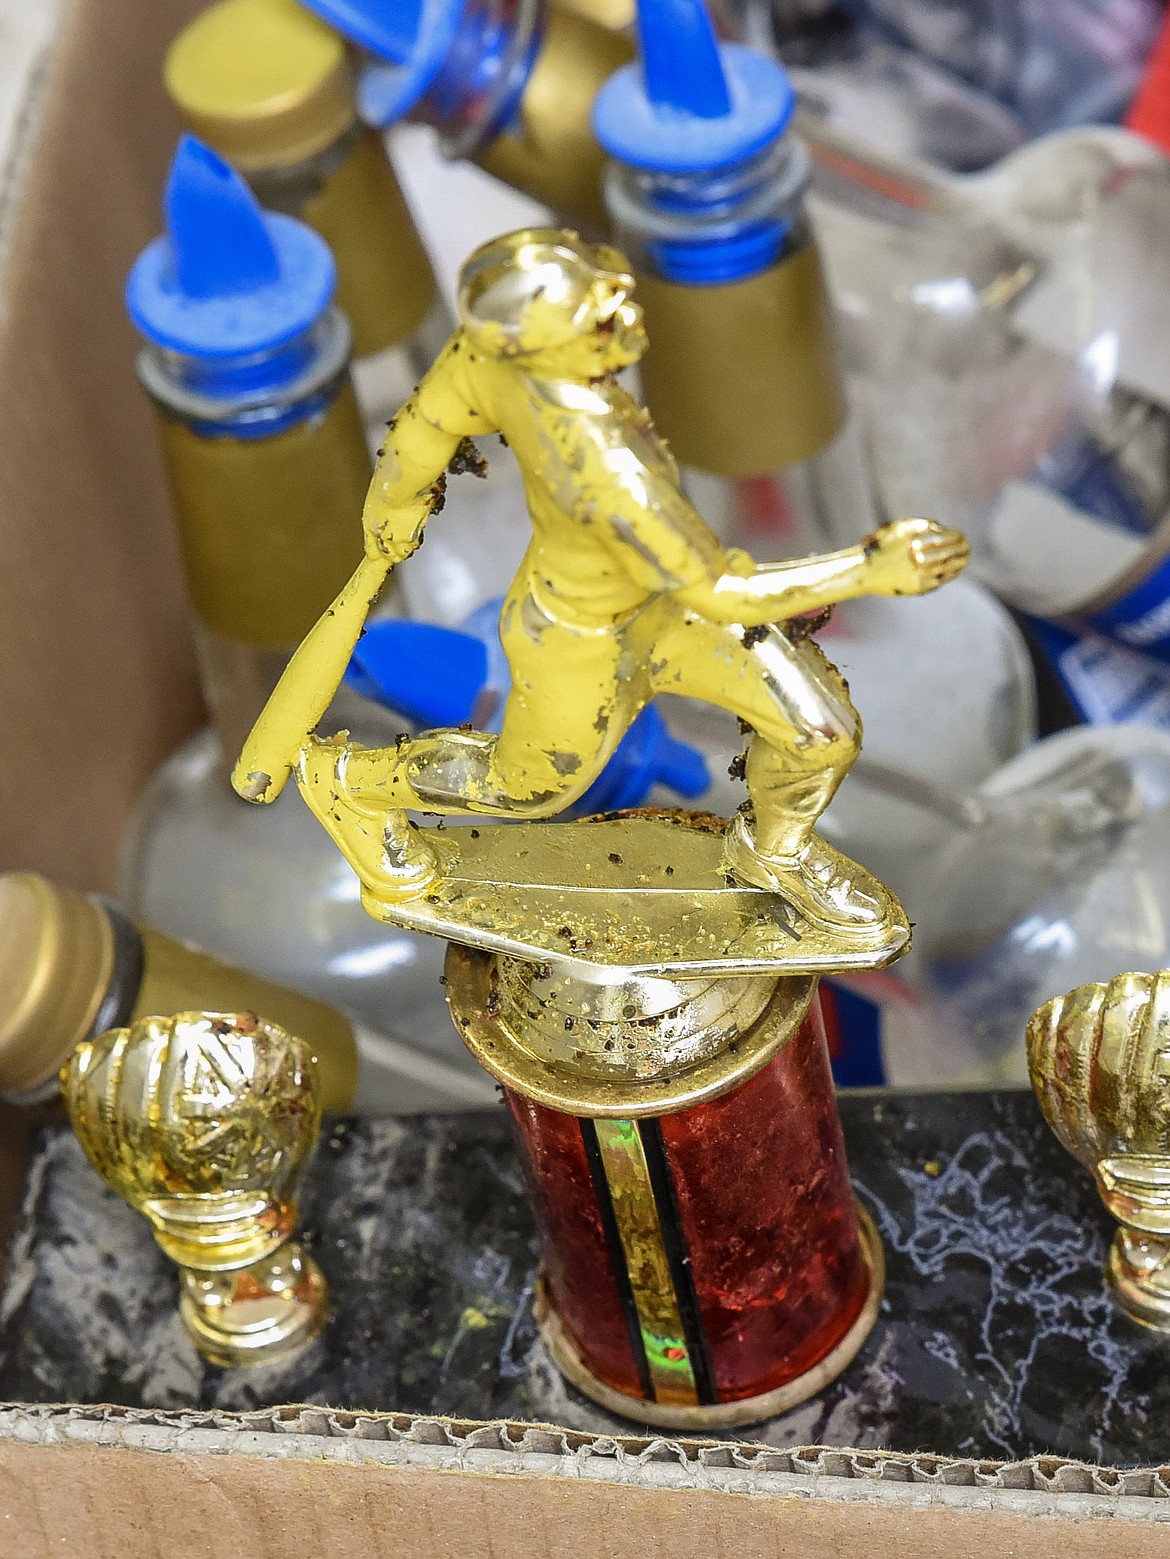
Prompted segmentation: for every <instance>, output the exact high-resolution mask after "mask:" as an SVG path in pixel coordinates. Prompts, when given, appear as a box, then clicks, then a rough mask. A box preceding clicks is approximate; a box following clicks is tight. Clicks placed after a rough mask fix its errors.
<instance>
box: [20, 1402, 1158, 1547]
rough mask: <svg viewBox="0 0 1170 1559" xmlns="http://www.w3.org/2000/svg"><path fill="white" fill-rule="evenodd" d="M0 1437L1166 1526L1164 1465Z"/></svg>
mask: <svg viewBox="0 0 1170 1559" xmlns="http://www.w3.org/2000/svg"><path fill="white" fill-rule="evenodd" d="M0 1444H9V1445H13V1446H21V1445H25V1446H33V1445H35V1446H58V1447H69V1446H89V1447H95V1446H96V1447H103V1448H107V1449H114V1450H139V1451H150V1452H154V1453H164V1454H165V1453H181V1454H183V1455H196V1456H214V1457H225V1456H228V1457H249V1458H253V1459H259V1460H267V1461H279V1462H289V1461H315V1462H328V1463H330V1464H333V1465H348V1466H378V1467H413V1468H429V1469H432V1470H436V1471H445V1472H471V1473H481V1474H482V1473H491V1474H502V1475H513V1476H514V1475H518V1474H519V1475H527V1476H534V1477H542V1478H559V1479H573V1480H579V1481H583V1482H593V1483H604V1484H618V1485H638V1486H641V1487H647V1488H660V1489H676V1490H677V1489H710V1490H718V1491H721V1492H724V1493H735V1494H756V1495H759V1494H778V1495H786V1496H791V1495H797V1496H801V1497H804V1498H817V1499H832V1500H836V1501H852V1502H866V1501H873V1500H879V1501H881V1502H884V1503H893V1504H898V1505H902V1506H908V1507H915V1506H918V1507H921V1506H924V1505H940V1504H942V1505H952V1506H956V1507H961V1508H964V1509H982V1510H1012V1511H1015V1512H1017V1513H1020V1514H1026V1515H1032V1516H1043V1515H1051V1514H1054V1513H1060V1514H1065V1515H1073V1514H1075V1515H1076V1516H1078V1517H1080V1518H1085V1517H1091V1518H1103V1519H1111V1518H1116V1517H1118V1516H1123V1517H1125V1518H1128V1519H1132V1520H1141V1521H1153V1522H1165V1523H1170V1465H1168V1466H1161V1467H1144V1468H1133V1469H1115V1468H1108V1467H1097V1466H1093V1465H1091V1464H1088V1463H1085V1462H1076V1461H1067V1460H1065V1459H1063V1458H1061V1457H1056V1456H1038V1457H1033V1458H1031V1459H1030V1460H1028V1461H1021V1462H996V1461H975V1460H964V1459H960V1458H950V1457H942V1456H937V1455H931V1454H927V1453H918V1454H915V1455H907V1454H902V1453H898V1452H893V1451H856V1450H848V1449H841V1448H836V1447H831V1446H801V1447H798V1448H795V1449H791V1450H780V1449H775V1448H773V1447H770V1446H755V1445H752V1444H750V1443H745V1442H729V1441H707V1440H684V1439H668V1438H664V1437H655V1438H652V1439H647V1438H638V1437H633V1436H631V1437H628V1438H626V1437H623V1438H620V1439H618V1438H611V1437H609V1436H591V1435H587V1434H583V1433H580V1432H577V1431H574V1430H569V1429H560V1428H558V1427H556V1426H555V1425H550V1424H531V1423H516V1422H510V1421H507V1420H497V1421H494V1422H489V1423H481V1422H476V1421H469V1420H462V1419H448V1418H415V1417H411V1416H409V1415H399V1414H382V1413H369V1414H363V1413H352V1412H343V1411H340V1410H336V1409H330V1408H322V1407H313V1406H304V1407H297V1406H290V1407H279V1408H271V1409H264V1410H258V1411H255V1412H251V1413H226V1412H196V1411H178V1412H164V1411H151V1410H149V1409H139V1408H124V1407H79V1406H73V1405H62V1406H41V1405H29V1404H21V1403H14V1404H10V1405H0Z"/></svg>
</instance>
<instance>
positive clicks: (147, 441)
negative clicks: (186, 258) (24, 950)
mask: <svg viewBox="0 0 1170 1559" xmlns="http://www.w3.org/2000/svg"><path fill="white" fill-rule="evenodd" d="M194 9H195V5H194V4H193V3H186V0H100V4H93V3H80V0H75V3H74V4H72V5H71V6H70V7H69V9H68V10H67V13H66V15H65V17H64V20H63V22H62V27H61V32H60V35H59V38H58V40H57V44H56V47H55V49H54V51H53V55H52V60H51V63H50V65H49V67H48V70H47V74H45V75H44V77H43V78H42V80H41V81H40V82H39V83H38V88H39V93H40V95H39V102H38V112H37V114H36V124H35V126H34V129H33V131H32V134H31V144H30V147H29V149H28V151H27V157H26V158H23V159H22V162H23V177H22V180H21V187H20V189H19V204H18V205H14V206H11V207H10V208H9V212H8V215H9V216H10V217H11V228H10V235H11V241H10V246H9V248H8V251H7V254H6V256H5V259H4V269H3V274H2V276H0V289H2V291H0V616H2V618H3V623H4V653H3V655H2V656H0V716H2V718H3V722H4V732H5V739H4V742H3V744H2V746H0V867H4V868H9V867H34V868H37V869H39V870H42V871H45V872H48V873H50V874H52V875H54V876H56V877H58V878H60V879H61V880H62V881H65V882H70V883H74V884H76V885H78V886H82V887H102V886H107V885H108V883H109V880H110V874H111V868H112V862H113V856H114V850H115V845H116V840H117V837H118V834H119V832H120V830H121V827H122V825H123V822H124V819H125V817H126V814H127V812H128V810H129V808H130V806H131V805H132V803H133V801H134V799H135V796H136V795H137V793H138V791H139V790H140V788H141V786H142V783H143V781H144V780H145V778H146V776H147V774H148V773H149V772H150V770H151V768H152V767H153V766H154V765H155V764H156V763H157V762H158V760H159V759H160V758H162V757H163V756H164V754H165V753H166V752H167V751H169V750H170V749H171V748H173V747H174V746H175V745H176V743H177V742H178V741H179V740H180V738H181V737H182V736H183V735H184V734H185V733H186V732H187V731H188V730H190V729H191V727H192V725H193V724H194V723H195V722H196V721H197V719H198V718H199V711H200V705H199V698H198V692H197V688H196V683H195V678H194V669H193V658H192V650H191V641H190V633H189V628H188V620H187V608H186V604H185V601H184V596H183V589H182V584H181V581H180V576H179V570H178V564H177V555H176V550H175V545H174V541H173V537H172V527H171V523H170V513H169V508H168V503H167V497H166V492H165V489H164V487H163V481H162V472H161V466H160V463H159V458H158V453H157V450H156V446H155V438H154V428H153V422H152V416H151V413H150V410H149V408H148V406H147V405H146V402H145V400H144V398H143V396H142V394H141V392H140V391H139V389H138V386H137V384H136V383H135V380H134V374H133V359H134V351H135V343H134V336H133V332H132V330H131V329H130V326H129V324H128V322H127V321H126V318H125V314H124V312H123V308H122V286H123V283H124V280H125V275H126V271H127V269H128V268H129V265H130V262H131V261H132V259H133V258H134V255H135V254H136V252H137V251H138V249H139V248H140V247H141V246H142V245H143V244H144V243H145V242H146V241H147V240H148V239H149V238H150V237H152V236H153V235H154V234H155V233H157V232H158V230H159V227H160V225H161V217H160V206H159V199H160V193H161V189H162V181H163V176H164V172H165V169H166V166H167V162H168V160H169V157H170V154H171V150H172V148H173V145H174V140H175V133H176V126H175V122H174V120H173V118H172V117H171V115H170V113H169V110H168V108H167V106H166V104H165V100H164V96H163V92H162V86H161V82H160V78H159V73H160V65H161V61H162V56H163V51H164V49H165V46H166V43H167V41H168V40H169V39H170V37H172V36H173V34H174V33H175V31H176V30H177V29H178V28H179V27H180V26H181V25H182V24H183V22H184V21H185V20H186V18H187V17H188V16H189V15H190V14H191V12H192V11H193V10H194Z"/></svg>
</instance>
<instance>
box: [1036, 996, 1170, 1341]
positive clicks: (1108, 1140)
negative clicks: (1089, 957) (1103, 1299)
mask: <svg viewBox="0 0 1170 1559" xmlns="http://www.w3.org/2000/svg"><path fill="white" fill-rule="evenodd" d="M1027 1048H1028V1072H1029V1076H1030V1077H1031V1080H1032V1087H1033V1089H1034V1090H1035V1093H1036V1097H1037V1099H1038V1100H1039V1101H1040V1107H1041V1109H1042V1110H1043V1112H1044V1117H1045V1119H1046V1120H1047V1122H1048V1124H1049V1126H1050V1127H1051V1128H1052V1130H1053V1131H1054V1132H1055V1134H1056V1136H1057V1137H1058V1139H1059V1140H1060V1142H1061V1144H1062V1145H1063V1146H1064V1147H1065V1148H1067V1150H1068V1151H1069V1152H1070V1153H1071V1154H1072V1155H1073V1157H1074V1158H1075V1159H1077V1161H1078V1162H1079V1163H1081V1164H1083V1165H1084V1167H1085V1168H1086V1169H1088V1170H1089V1171H1090V1172H1091V1173H1092V1174H1093V1176H1094V1178H1095V1179H1096V1182H1097V1190H1098V1193H1099V1194H1100V1197H1101V1200H1102V1201H1103V1202H1104V1204H1105V1206H1106V1207H1107V1208H1108V1209H1109V1211H1110V1213H1111V1214H1112V1215H1113V1217H1114V1218H1116V1219H1117V1221H1118V1223H1119V1225H1120V1227H1119V1228H1118V1229H1117V1231H1116V1233H1115V1235H1114V1238H1113V1243H1112V1245H1111V1247H1110V1251H1109V1256H1108V1260H1107V1263H1106V1269H1105V1270H1106V1277H1107V1279H1108V1281H1109V1286H1110V1288H1111V1289H1112V1292H1113V1296H1114V1298H1115V1299H1116V1300H1117V1302H1118V1304H1119V1305H1120V1306H1121V1308H1122V1310H1123V1311H1124V1312H1125V1313H1126V1315H1128V1316H1129V1317H1130V1318H1131V1319H1132V1320H1135V1321H1139V1322H1140V1323H1141V1324H1142V1325H1144V1326H1149V1327H1153V1328H1154V1329H1155V1330H1156V1331H1162V1332H1170V1112H1168V1110H1167V1104H1166V1101H1167V1084H1168V1083H1170V970H1165V969H1163V970H1160V971H1159V972H1157V973H1155V974H1146V973H1132V974H1119V975H1117V976H1116V977H1115V978H1114V979H1112V980H1109V981H1102V982H1100V983H1099V984H1093V985H1082V986H1078V987H1077V989H1076V990H1072V991H1069V992H1068V993H1067V994H1066V995H1064V996H1058V997H1056V998H1055V999H1054V1000H1052V1001H1049V1002H1046V1003H1045V1004H1044V1005H1043V1006H1042V1007H1040V1008H1038V1009H1037V1011H1036V1012H1034V1013H1033V1015H1032V1017H1031V1019H1030V1021H1029V1023H1028V1030H1027Z"/></svg>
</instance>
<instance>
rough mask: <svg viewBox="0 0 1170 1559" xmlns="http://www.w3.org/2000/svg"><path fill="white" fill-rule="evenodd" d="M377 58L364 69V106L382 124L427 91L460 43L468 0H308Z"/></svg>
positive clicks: (361, 98) (392, 120) (372, 121)
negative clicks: (453, 47)
mask: <svg viewBox="0 0 1170 1559" xmlns="http://www.w3.org/2000/svg"><path fill="white" fill-rule="evenodd" d="M303 3H304V4H305V5H307V6H308V8H309V10H310V11H314V12H315V13H316V14H317V15H318V16H319V17H320V18H321V19H322V21H325V22H328V23H329V25H330V27H333V28H335V29H336V30H337V31H338V32H339V33H341V34H342V35H343V36H344V37H346V38H348V39H349V40H350V42H351V43H356V44H357V45H358V47H359V48H362V49H365V50H366V52H367V53H369V54H372V55H373V56H374V59H375V61H376V63H375V64H373V65H371V66H369V67H368V68H367V69H366V70H364V71H363V72H362V75H361V79H360V81H359V83H358V110H359V112H360V114H361V116H362V118H363V119H364V120H365V121H366V122H367V124H372V125H377V126H378V127H379V128H380V129H384V128H385V127H386V126H388V125H391V124H395V123H396V122H397V121H398V120H399V119H401V118H402V117H403V116H404V115H405V114H408V113H409V112H410V110H411V109H412V108H413V107H414V106H415V104H416V103H417V102H418V101H419V99H420V98H422V97H424V96H425V95H426V93H427V90H428V89H429V88H430V86H431V84H432V83H433V81H434V79H435V77H436V76H437V75H438V73H439V71H440V70H441V68H442V65H443V61H444V60H445V59H446V58H447V57H448V55H449V54H450V52H451V49H452V46H453V45H454V42H455V38H456V35H457V34H458V31H459V26H460V23H461V22H462V20H463V12H464V5H465V0H303Z"/></svg>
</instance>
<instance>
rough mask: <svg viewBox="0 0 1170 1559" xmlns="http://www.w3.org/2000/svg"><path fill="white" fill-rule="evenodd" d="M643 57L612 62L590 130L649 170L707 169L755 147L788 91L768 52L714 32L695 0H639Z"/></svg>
mask: <svg viewBox="0 0 1170 1559" xmlns="http://www.w3.org/2000/svg"><path fill="white" fill-rule="evenodd" d="M638 36H639V42H640V45H641V60H640V62H639V63H637V64H632V65H625V66H623V67H622V69H621V70H619V71H616V72H615V73H614V75H612V76H611V77H610V78H609V80H608V81H607V82H606V83H605V85H604V86H603V87H602V89H601V91H600V92H599V93H598V95H597V100H596V102H595V103H594V105H593V129H594V132H595V134H596V136H597V139H598V140H599V141H600V143H601V144H602V146H604V148H605V150H606V151H607V152H608V153H609V154H610V156H611V157H614V158H616V159H617V160H618V161H619V162H623V163H626V164H628V165H629V166H630V167H633V168H642V169H645V170H647V171H649V172H655V173H702V172H715V171H717V170H718V169H720V168H726V167H730V166H731V165H733V164H734V163H737V162H742V161H743V160H744V159H745V158H748V157H751V156H754V154H755V153H757V152H760V151H763V150H764V148H765V147H767V146H768V145H769V144H770V143H771V142H773V141H774V140H776V138H777V137H778V136H779V135H781V134H782V133H783V131H784V130H785V129H786V128H787V126H788V123H789V121H790V120H791V118H792V113H793V109H794V107H795V101H796V100H795V94H794V92H793V90H792V85H791V83H790V82H789V80H788V77H787V76H786V75H785V73H784V71H783V70H782V69H781V68H780V66H779V65H777V64H776V63H775V61H774V60H770V59H768V58H767V57H766V56H765V55H762V54H757V53H756V52H755V51H754V50H753V49H749V48H745V47H743V46H742V45H740V44H734V43H724V44H721V43H719V42H718V41H717V39H716V37H715V31H714V29H713V27H712V26H711V20H710V18H709V16H708V15H707V11H706V8H705V7H704V5H703V0H638Z"/></svg>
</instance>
